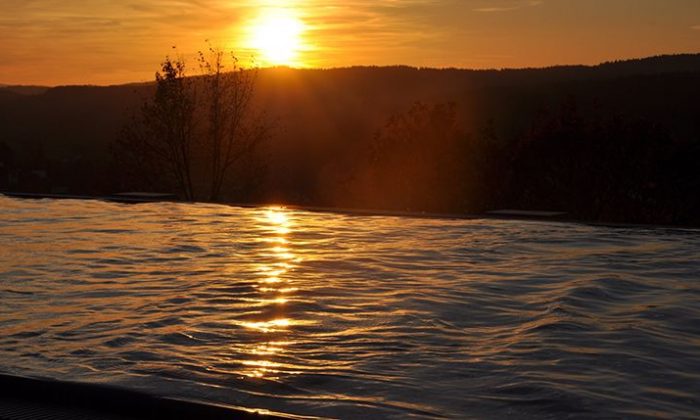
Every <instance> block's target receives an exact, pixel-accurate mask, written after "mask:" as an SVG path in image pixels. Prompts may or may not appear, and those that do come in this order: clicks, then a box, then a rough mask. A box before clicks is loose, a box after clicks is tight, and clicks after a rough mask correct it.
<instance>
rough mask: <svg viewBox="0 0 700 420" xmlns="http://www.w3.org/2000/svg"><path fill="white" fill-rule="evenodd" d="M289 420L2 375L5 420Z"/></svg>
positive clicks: (122, 391) (0, 414)
mask: <svg viewBox="0 0 700 420" xmlns="http://www.w3.org/2000/svg"><path fill="white" fill-rule="evenodd" d="M290 418H293V417H287V416H285V415H283V414H277V413H272V412H268V411H265V410H257V411H255V410H247V409H242V408H238V407H228V406H221V405H213V404H202V403H197V402H192V401H184V400H179V399H172V398H163V397H157V396H153V395H149V394H145V393H141V392H136V391H131V390H127V389H123V388H117V387H113V386H107V385H99V384H83V383H76V382H62V381H55V380H43V379H33V378H27V377H21V376H11V375H5V374H0V419H1V420H20V419H22V420H39V419H41V420H67V419H94V420H103V419H105V420H107V419H108V420H128V419H204V420H208V419H246V420H247V419H256V420H268V419H270V420H271V419H287V420H289V419H290Z"/></svg>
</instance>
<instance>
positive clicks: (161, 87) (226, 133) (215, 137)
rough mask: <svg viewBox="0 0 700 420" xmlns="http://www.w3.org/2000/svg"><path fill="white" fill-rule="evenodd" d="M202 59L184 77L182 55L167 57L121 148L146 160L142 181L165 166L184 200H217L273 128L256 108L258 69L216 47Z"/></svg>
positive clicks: (142, 162)
mask: <svg viewBox="0 0 700 420" xmlns="http://www.w3.org/2000/svg"><path fill="white" fill-rule="evenodd" d="M198 61H199V66H200V70H201V76H200V77H187V75H186V73H185V62H184V60H183V59H182V58H178V59H176V60H172V59H170V58H166V60H165V62H163V64H162V65H161V71H159V72H158V73H157V74H156V91H155V95H154V97H153V99H152V100H151V101H149V102H148V103H147V104H146V105H144V107H143V108H142V110H141V112H140V114H139V116H138V117H137V119H136V121H135V122H134V123H132V124H131V125H130V126H128V127H126V128H125V130H124V133H123V134H122V136H121V138H120V140H119V144H118V146H119V149H120V150H121V151H122V152H124V151H126V153H127V154H128V155H131V159H130V162H131V164H132V165H141V167H138V168H136V169H137V170H138V171H139V173H143V175H142V177H143V178H144V181H146V180H147V178H151V179H152V178H155V177H157V176H158V175H159V174H160V175H163V172H164V173H167V174H169V175H170V177H171V179H172V180H173V181H174V182H173V184H174V185H175V187H176V188H177V189H178V190H179V191H180V192H181V195H182V197H183V198H184V199H185V200H188V201H192V200H195V199H198V198H204V199H208V200H210V201H217V200H219V199H220V198H221V193H222V189H223V188H224V186H225V185H226V184H227V182H228V181H229V178H230V176H231V173H232V169H233V167H234V166H235V165H236V164H237V163H238V162H239V161H240V160H241V159H242V158H243V157H245V156H247V155H249V154H250V153H251V152H253V151H254V150H255V148H256V147H257V146H258V145H259V144H260V143H261V142H262V141H263V140H264V139H265V138H266V137H267V135H268V127H267V125H266V123H265V120H264V118H263V117H262V115H261V114H258V113H257V112H256V110H255V109H254V106H253V96H254V91H255V81H256V77H257V72H256V71H255V70H248V69H244V68H242V67H241V66H240V65H239V62H238V59H237V58H236V57H235V56H234V55H233V54H227V53H225V52H224V51H222V50H218V49H214V48H211V47H210V48H209V49H208V51H207V52H206V53H204V52H199V57H198ZM146 172H147V173H146ZM200 177H201V178H200ZM194 178H197V179H194ZM151 184H153V183H151ZM161 184H162V183H161ZM199 187H201V188H203V189H204V190H205V191H196V190H197V189H198V188H199Z"/></svg>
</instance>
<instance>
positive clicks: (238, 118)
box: [199, 47, 268, 201]
mask: <svg viewBox="0 0 700 420" xmlns="http://www.w3.org/2000/svg"><path fill="white" fill-rule="evenodd" d="M227 57H228V60H227ZM199 65H200V69H201V71H202V75H203V76H204V77H203V92H204V95H203V97H202V102H204V103H203V104H202V105H204V106H203V107H202V109H203V110H206V112H207V115H206V118H204V121H205V123H206V124H207V125H208V127H207V131H206V135H205V136H204V137H203V145H202V146H203V148H204V150H205V151H206V153H207V155H208V162H207V163H208V165H209V166H210V183H209V187H210V188H209V200H211V201H216V200H218V199H219V198H220V195H221V190H222V187H223V186H224V185H225V184H226V181H227V180H228V178H229V176H230V173H231V169H232V168H233V166H234V165H235V164H236V163H237V162H238V161H239V160H240V159H241V158H243V157H245V156H246V155H248V154H249V153H250V152H252V151H253V150H254V149H255V148H256V147H257V146H258V145H260V143H261V142H262V141H263V140H264V139H265V138H266V137H267V134H268V129H267V125H266V124H265V123H264V119H263V118H262V116H261V115H257V114H256V111H255V109H253V96H254V92H255V82H256V78H257V71H256V70H250V69H245V68H243V67H241V66H240V64H239V61H238V58H237V57H236V56H235V55H233V54H227V53H225V52H224V51H222V50H220V49H214V48H212V47H209V49H208V51H207V53H204V52H201V51H200V52H199Z"/></svg>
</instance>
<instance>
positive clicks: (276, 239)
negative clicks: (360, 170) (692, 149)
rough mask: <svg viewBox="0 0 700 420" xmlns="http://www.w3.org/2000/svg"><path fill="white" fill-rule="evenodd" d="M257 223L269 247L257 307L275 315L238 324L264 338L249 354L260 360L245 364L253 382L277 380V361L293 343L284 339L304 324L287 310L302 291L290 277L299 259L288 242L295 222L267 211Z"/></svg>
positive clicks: (265, 250) (282, 212) (261, 268)
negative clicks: (291, 281)
mask: <svg viewBox="0 0 700 420" xmlns="http://www.w3.org/2000/svg"><path fill="white" fill-rule="evenodd" d="M257 221H258V222H259V225H260V230H261V231H262V232H263V236H262V237H261V238H260V239H259V240H258V242H260V243H263V244H265V246H264V247H263V250H262V251H261V252H260V257H261V259H262V260H263V261H264V262H263V263H262V264H260V265H259V266H258V269H257V272H258V274H259V280H258V284H257V286H256V288H257V290H258V291H259V293H260V298H259V299H258V302H256V303H257V304H258V305H259V306H262V307H264V311H265V312H266V313H267V312H270V313H272V314H274V315H272V316H271V317H270V318H268V319H260V320H252V321H242V322H239V323H238V324H239V325H241V326H242V327H244V328H246V329H248V330H250V331H251V332H254V333H257V334H260V337H261V341H260V342H259V343H258V344H256V345H255V346H254V347H253V348H252V349H250V351H249V353H250V354H253V355H255V356H256V357H255V358H254V359H252V360H243V361H241V364H242V365H243V370H242V374H243V375H244V376H246V377H249V378H259V379H275V378H276V377H277V376H278V374H279V372H280V368H281V367H282V365H281V364H280V363H278V362H276V361H274V360H273V358H278V357H280V356H281V355H282V354H283V353H284V352H285V350H286V346H287V345H288V344H289V341H287V340H285V339H284V338H285V337H286V335H288V334H289V330H290V328H291V327H293V326H295V325H299V324H301V323H302V322H301V321H298V320H294V319H292V318H291V316H290V314H289V311H288V308H287V306H288V305H287V304H288V303H289V302H290V301H292V300H293V293H294V292H296V291H297V290H298V288H296V287H292V286H291V285H290V284H289V282H290V280H289V277H288V273H289V271H290V270H291V269H292V268H293V264H292V263H293V262H295V261H298V259H297V256H296V255H295V253H294V252H293V250H292V248H291V247H292V243H291V241H290V239H289V238H288V235H289V234H290V233H291V231H292V227H293V226H292V222H291V220H290V218H289V216H288V214H287V212H286V211H285V210H284V209H282V208H271V209H267V210H266V211H265V212H264V215H263V216H262V217H259V218H258V219H257ZM258 305H256V306H258Z"/></svg>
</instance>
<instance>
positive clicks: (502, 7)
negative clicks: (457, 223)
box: [472, 0, 544, 13]
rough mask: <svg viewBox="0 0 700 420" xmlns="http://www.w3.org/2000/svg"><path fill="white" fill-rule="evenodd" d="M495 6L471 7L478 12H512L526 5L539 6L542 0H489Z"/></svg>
mask: <svg viewBox="0 0 700 420" xmlns="http://www.w3.org/2000/svg"><path fill="white" fill-rule="evenodd" d="M494 3H496V4H497V5H495V6H482V7H477V8H474V9H472V11H474V12H479V13H499V12H512V11H514V10H519V9H524V8H527V7H535V6H541V5H542V4H543V3H544V1H543V0H526V1H491V2H490V3H489V4H494Z"/></svg>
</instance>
